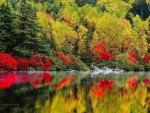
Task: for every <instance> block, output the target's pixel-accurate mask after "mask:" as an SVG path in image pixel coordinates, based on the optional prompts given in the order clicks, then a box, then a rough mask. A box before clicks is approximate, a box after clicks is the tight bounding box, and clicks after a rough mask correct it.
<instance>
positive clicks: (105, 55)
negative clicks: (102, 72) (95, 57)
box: [99, 51, 114, 61]
mask: <svg viewBox="0 0 150 113" xmlns="http://www.w3.org/2000/svg"><path fill="white" fill-rule="evenodd" d="M99 60H100V61H102V60H111V61H113V60H114V56H113V55H112V54H111V53H110V52H107V51H106V52H103V53H102V55H101V56H99Z"/></svg>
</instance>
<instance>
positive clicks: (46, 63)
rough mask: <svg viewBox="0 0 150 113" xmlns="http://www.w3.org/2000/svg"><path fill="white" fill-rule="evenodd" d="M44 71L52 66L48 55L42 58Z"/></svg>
mask: <svg viewBox="0 0 150 113" xmlns="http://www.w3.org/2000/svg"><path fill="white" fill-rule="evenodd" d="M43 65H44V71H46V70H48V69H49V68H50V67H51V66H52V61H51V59H49V58H48V57H46V58H45V59H44V64H43Z"/></svg>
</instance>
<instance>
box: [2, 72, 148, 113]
mask: <svg viewBox="0 0 150 113" xmlns="http://www.w3.org/2000/svg"><path fill="white" fill-rule="evenodd" d="M0 113H150V73H145V72H138V73H135V72H127V73H118V74H113V73H110V74H97V75H93V74H92V73H91V72H1V73H0Z"/></svg>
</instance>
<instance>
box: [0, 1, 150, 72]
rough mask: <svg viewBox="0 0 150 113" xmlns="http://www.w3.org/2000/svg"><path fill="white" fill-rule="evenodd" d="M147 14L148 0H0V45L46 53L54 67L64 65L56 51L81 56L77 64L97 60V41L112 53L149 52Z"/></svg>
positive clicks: (19, 53)
mask: <svg viewBox="0 0 150 113" xmlns="http://www.w3.org/2000/svg"><path fill="white" fill-rule="evenodd" d="M149 15H150V1H149V0H113V1H112V0H1V1H0V51H1V52H5V53H10V54H12V55H13V56H15V57H23V58H29V57H30V56H32V55H35V54H41V55H42V56H48V57H50V58H51V59H52V60H53V62H56V65H57V66H56V67H55V69H57V68H59V67H64V69H66V68H68V66H64V65H63V64H61V65H60V64H59V61H58V59H57V58H56V57H55V56H54V55H53V54H54V52H57V51H59V52H62V53H64V54H69V55H70V57H72V58H73V59H74V60H75V61H76V62H78V60H80V62H82V63H81V64H78V65H79V67H80V66H81V67H85V66H86V65H90V64H91V63H92V62H95V61H96V62H97V58H96V56H95V54H93V52H92V51H93V49H94V48H95V46H96V45H97V44H98V43H103V45H104V47H105V50H106V51H109V52H110V53H111V54H113V56H115V57H117V56H119V55H122V56H124V57H126V56H127V54H130V53H132V52H135V53H136V54H137V55H138V57H139V58H143V57H144V56H145V54H147V53H149V52H150V45H149V42H150V31H149V28H150V26H149V24H150V16H149ZM83 62H84V63H83ZM62 65H63V66H62ZM117 65H118V64H117ZM115 67H116V66H115ZM118 67H119V66H118ZM55 69H54V70H55ZM86 69H87V67H86Z"/></svg>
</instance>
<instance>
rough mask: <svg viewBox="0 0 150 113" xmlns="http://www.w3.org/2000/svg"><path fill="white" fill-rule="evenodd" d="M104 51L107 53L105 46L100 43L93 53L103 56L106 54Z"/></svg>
mask: <svg viewBox="0 0 150 113" xmlns="http://www.w3.org/2000/svg"><path fill="white" fill-rule="evenodd" d="M104 51H105V49H104V45H103V43H102V42H100V43H98V44H97V45H96V46H95V48H94V49H93V51H92V52H93V53H94V54H99V55H101V54H103V53H104Z"/></svg>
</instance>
